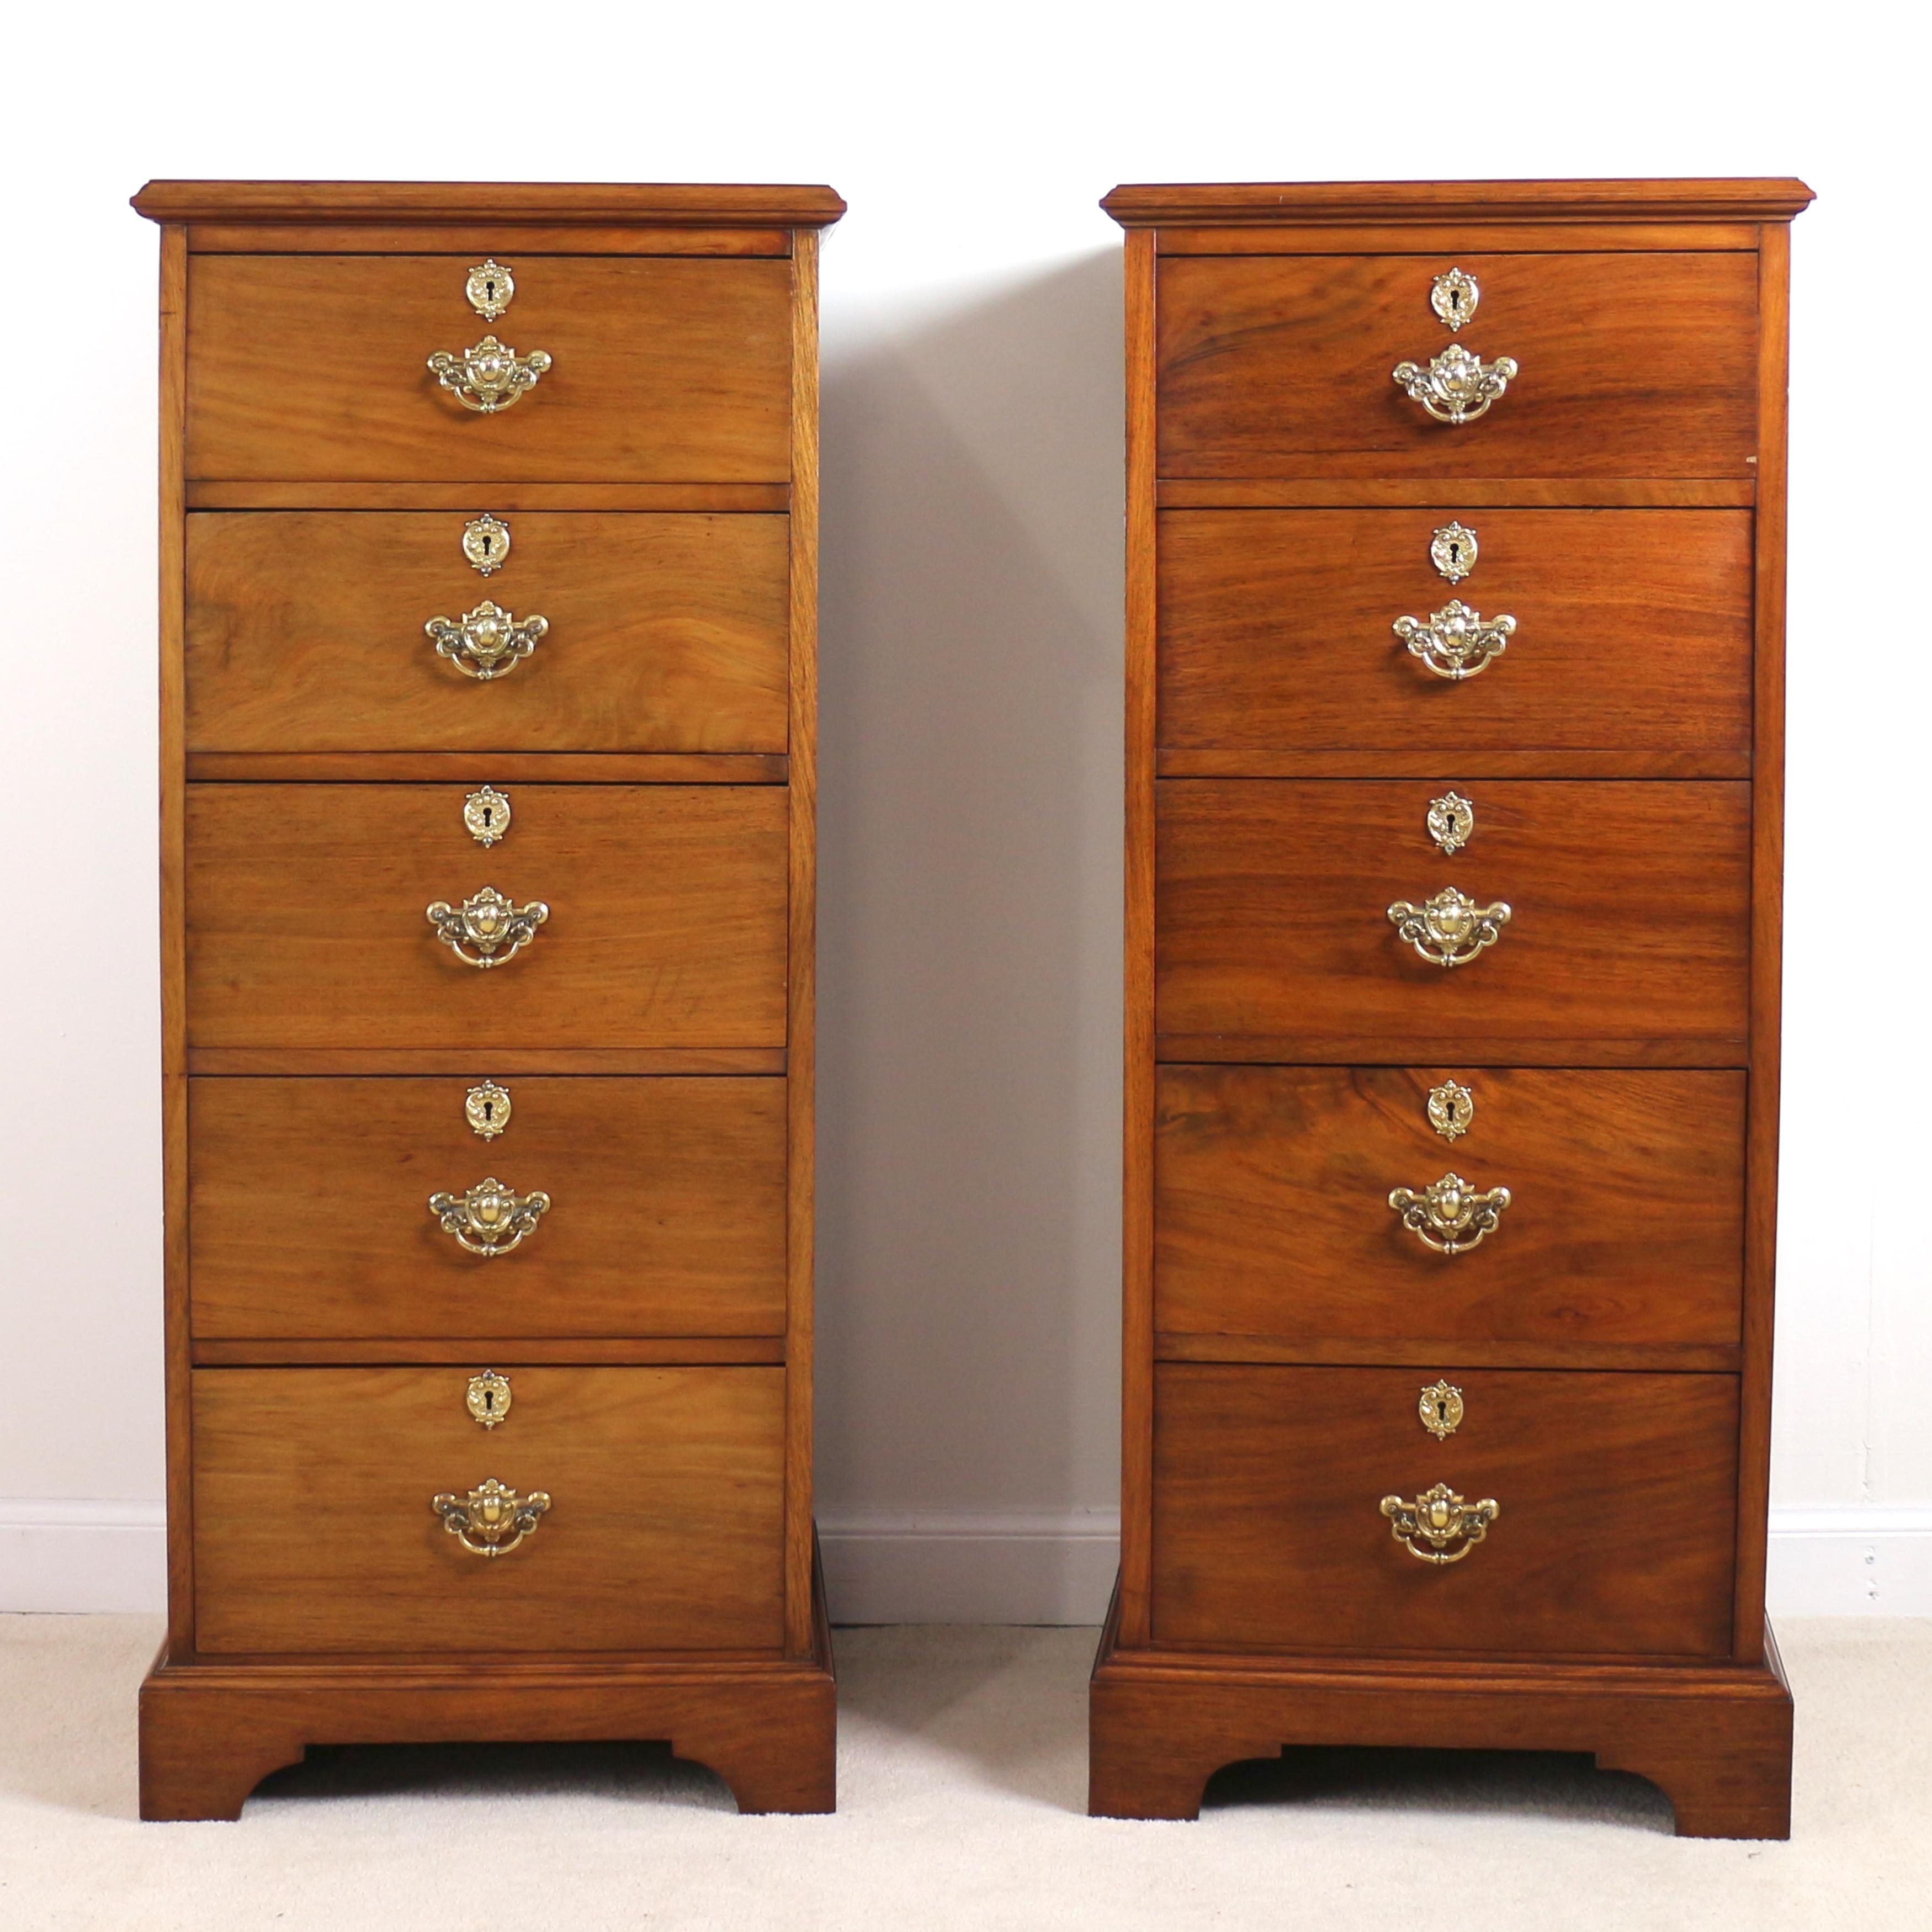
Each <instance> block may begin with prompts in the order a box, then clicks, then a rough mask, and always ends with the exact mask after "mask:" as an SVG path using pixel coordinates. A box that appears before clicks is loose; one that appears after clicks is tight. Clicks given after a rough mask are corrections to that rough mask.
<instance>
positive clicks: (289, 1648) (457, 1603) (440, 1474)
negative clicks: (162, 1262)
mask: <svg viewBox="0 0 1932 1932" xmlns="http://www.w3.org/2000/svg"><path fill="white" fill-rule="evenodd" d="M476 1368H477V1370H493V1371H496V1372H499V1373H502V1375H503V1376H505V1377H506V1378H507V1379H508V1382H509V1385H510V1394H511V1404H510V1408H509V1409H508V1413H507V1415H506V1416H505V1419H504V1420H503V1421H502V1422H501V1423H500V1424H498V1425H497V1426H496V1427H492V1428H490V1429H488V1430H485V1429H484V1427H481V1425H480V1424H478V1423H477V1422H476V1421H473V1420H472V1418H471V1416H470V1415H469V1411H468V1409H467V1407H466V1388H467V1385H468V1383H469V1377H470V1375H471V1373H472V1371H471V1370H467V1369H460V1368H447V1369H374V1368H355V1369H202V1370H196V1372H195V1374H194V1376H193V1430H194V1450H195V1457H194V1462H195V1467H194V1562H195V1629H196V1646H197V1648H198V1649H199V1650H201V1651H202V1652H212V1653H215V1654H223V1653H229V1654H233V1653H238V1652H260V1653H278V1652H303V1653H309V1654H314V1653H326V1652H338V1653H340V1652H362V1653H376V1652H412V1653H423V1652H429V1653H437V1652H505V1651H507V1652H517V1651H541V1652H556V1651H558V1650H574V1651H653V1650H670V1651H682V1650H734V1649H742V1650H754V1651H769V1650H772V1649H776V1648H777V1646H778V1645H779V1643H781V1640H782V1622H783V1619H782V1598H781V1550H782V1543H783V1525H784V1484H783V1467H784V1457H783V1449H784V1370H782V1369H778V1368H678V1369H645V1368H623V1369H614V1368H541V1367H539V1368H528V1367H523V1368H520V1367H517V1366H515V1364H514V1363H513V1362H505V1361H495V1362H489V1363H478V1364H476ZM485 1481H497V1482H500V1483H502V1484H505V1486H507V1487H509V1488H511V1489H512V1490H515V1491H517V1493H518V1494H519V1496H524V1495H527V1494H528V1493H529V1492H531V1491H532V1490H538V1491H541V1492H543V1493H544V1494H546V1495H547V1496H548V1497H549V1498H550V1507H549V1508H548V1509H547V1511H544V1513H543V1514H541V1516H539V1517H537V1518H536V1520H535V1521H536V1526H535V1529H534V1530H533V1531H532V1532H531V1533H530V1534H529V1535H528V1536H526V1538H524V1539H523V1541H522V1542H521V1543H520V1544H518V1545H517V1547H514V1548H511V1549H508V1550H502V1551H500V1552H499V1555H498V1556H496V1557H495V1558H494V1559H490V1558H486V1557H484V1556H481V1555H479V1554H472V1553H471V1551H470V1550H469V1549H467V1548H466V1547H465V1546H464V1541H463V1538H462V1537H461V1536H460V1535H455V1534H452V1533H451V1532H449V1531H448V1530H446V1529H445V1527H444V1525H443V1520H442V1519H441V1518H440V1517H439V1516H438V1514H437V1512H436V1511H435V1510H434V1508H432V1506H431V1499H433V1498H434V1497H437V1496H443V1495H447V1496H451V1497H452V1498H453V1499H458V1500H459V1501H466V1499H467V1498H468V1496H469V1492H470V1491H472V1490H476V1489H480V1488H481V1486H482V1485H483V1484H484V1482H485ZM482 1547H486V1548H487V1547H488V1546H487V1544H484V1545H483V1546H482ZM478 1694H479V1695H487V1687H484V1688H481V1689H479V1692H478Z"/></svg>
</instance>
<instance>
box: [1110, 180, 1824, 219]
mask: <svg viewBox="0 0 1932 1932" xmlns="http://www.w3.org/2000/svg"><path fill="white" fill-rule="evenodd" d="M1812 198H1813V197H1812V193H1811V190H1810V189H1809V188H1808V187H1806V186H1805V184H1804V183H1803V182H1802V181H1795V180H1791V179H1772V180H1764V181H1732V180H1698V179H1691V180H1679V181H1202V182H1196V183H1186V182H1184V183H1180V184H1174V185H1169V186H1164V187H1163V186H1154V185H1146V186H1124V187H1117V188H1115V190H1114V191H1113V193H1111V194H1110V195H1109V196H1107V197H1106V199H1105V200H1103V202H1101V204H1100V205H1101V206H1102V207H1103V208H1105V209H1106V211H1107V212H1108V213H1109V214H1111V215H1112V217H1114V219H1115V220H1116V221H1118V223H1120V224H1121V226H1122V227H1124V228H1145V227H1151V226H1154V225H1155V224H1156V223H1162V222H1169V223H1172V222H1186V223H1205V224H1208V225H1214V224H1217V223H1228V224H1231V225H1241V226H1256V225H1259V224H1261V223H1271V222H1323V223H1340V222H1356V221H1372V222H1378V223H1384V222H1391V221H1441V220H1443V219H1444V218H1445V217H1449V218H1451V219H1463V220H1484V221H1499V220H1536V221H1552V220H1555V221H1685V220H1727V221H1736V220H1744V221H1785V220H1790V218H1791V217H1792V216H1793V215H1794V214H1798V213H1799V212H1800V211H1802V209H1804V208H1805V207H1806V206H1807V205H1808V204H1809V203H1810V202H1811V199H1812Z"/></svg>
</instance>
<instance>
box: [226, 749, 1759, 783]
mask: <svg viewBox="0 0 1932 1932" xmlns="http://www.w3.org/2000/svg"><path fill="white" fill-rule="evenodd" d="M1459 751H1460V747H1459ZM1372 761H1373V764H1374V766H1375V775H1376V777H1377V778H1428V777H1430V776H1432V775H1433V774H1434V773H1436V772H1438V771H1439V770H1441V769H1442V750H1441V749H1440V748H1439V747H1438V746H1437V745H1436V744H1435V743H1434V742H1431V741H1425V742H1422V743H1421V744H1416V745H1408V746H1406V747H1404V748H1401V749H1391V748H1388V747H1387V746H1382V745H1379V746H1377V747H1376V750H1375V751H1374V752H1373V757H1372ZM1369 762H1371V759H1370V758H1369V757H1365V756H1364V754H1363V753H1362V752H1361V751H1350V750H1347V749H1345V748H1342V747H1340V746H1331V747H1327V748H1316V749H1314V750H1312V751H1280V750H1277V749H1274V748H1266V749H1261V748H1255V747H1253V746H1244V747H1232V746H1228V745H1215V746H1213V747H1211V748H1208V749H1205V750H1198V751H1157V752H1156V753H1155V754H1154V775H1155V776H1156V777H1157V778H1359V777H1361V775H1362V771H1363V768H1364V765H1365V763H1369ZM198 764H199V761H197V765H198ZM1461 769H1462V772H1463V776H1464V777H1465V778H1749V777H1750V776H1751V750H1750V748H1749V746H1748V745H1744V746H1741V747H1739V748H1736V749H1735V750H1730V751H1652V750H1649V749H1640V750H1634V751H1567V750H1560V751H1551V750H1550V749H1549V748H1547V747H1542V746H1530V745H1492V746H1490V748H1487V750H1483V751H1475V752H1472V753H1471V754H1469V755H1468V756H1466V757H1463V760H1462V766H1461ZM195 775H196V776H197V777H201V776H205V777H209V778H214V777H219V776H220V775H222V774H221V773H220V772H216V771H212V770H210V771H207V772H202V771H201V770H199V769H195ZM271 775H273V774H271Z"/></svg>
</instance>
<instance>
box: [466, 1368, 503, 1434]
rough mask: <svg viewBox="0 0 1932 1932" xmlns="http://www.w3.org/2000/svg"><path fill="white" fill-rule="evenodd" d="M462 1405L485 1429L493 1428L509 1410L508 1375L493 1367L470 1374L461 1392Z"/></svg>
mask: <svg viewBox="0 0 1932 1932" xmlns="http://www.w3.org/2000/svg"><path fill="white" fill-rule="evenodd" d="M463 1407H464V1408H465V1409H468V1410H469V1413H470V1414H471V1415H472V1416H473V1417H475V1419H476V1420H477V1421H478V1422H480V1423H481V1424H482V1425H483V1427H484V1428H485V1429H494V1428H495V1427H496V1425H497V1424H498V1423H499V1422H501V1421H502V1419H503V1418H504V1417H505V1416H506V1415H508V1414H509V1412H510V1379H509V1377H508V1376H499V1374H497V1373H496V1370H494V1369H485V1370H484V1371H483V1373H481V1375H480V1376H471V1377H470V1378H469V1387H468V1388H466V1389H465V1390H464V1391H463Z"/></svg>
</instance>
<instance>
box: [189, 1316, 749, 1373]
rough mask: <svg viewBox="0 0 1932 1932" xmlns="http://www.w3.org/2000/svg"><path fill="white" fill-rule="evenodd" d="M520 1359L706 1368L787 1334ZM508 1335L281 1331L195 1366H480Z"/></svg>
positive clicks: (675, 1339)
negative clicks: (348, 1337)
mask: <svg viewBox="0 0 1932 1932" xmlns="http://www.w3.org/2000/svg"><path fill="white" fill-rule="evenodd" d="M526 1319H527V1318H526ZM503 1346H504V1341H503V1337H502V1336H501V1335H494V1336H488V1337H484V1336H480V1335H452V1334H447V1333H444V1334H437V1335H397V1336H386V1337H383V1338H381V1339H380V1340H377V1341H373V1342H372V1341H352V1342H303V1341H289V1340H284V1338H282V1337H279V1336H270V1337H266V1338H261V1339H256V1338H251V1339H248V1340H242V1341H233V1340H221V1339H219V1338H217V1339H214V1340H197V1341H196V1343H194V1345H193V1359H194V1365H195V1367H196V1368H198V1369H201V1368H206V1369H249V1368H261V1367H293V1368H335V1367H345V1366H346V1367H351V1368H355V1367H362V1366H365V1365H368V1364H377V1363H386V1362H400V1363H404V1364H416V1365H421V1364H423V1363H425V1362H462V1363H467V1364H471V1365H472V1366H473V1365H474V1364H476V1363H478V1362H483V1361H490V1360H491V1359H492V1358H494V1357H495V1356H496V1355H499V1353H501V1352H502V1349H503ZM514 1347H515V1349H516V1352H517V1360H518V1361H524V1362H561V1363H564V1364H571V1365H575V1366H578V1367H583V1366H586V1365H590V1364H600V1363H601V1364H612V1365H618V1366H621V1365H624V1364H633V1365H636V1366H638V1367H666V1366H670V1365H673V1364H695V1365H697V1367H700V1368H703V1367H718V1366H719V1365H721V1364H724V1363H727V1362H782V1361H784V1358H785V1352H784V1337H783V1336H781V1335H685V1336H676V1335H673V1336H633V1335H619V1336H602V1335H592V1336H578V1337H574V1339H572V1340H568V1341H563V1342H554V1341H532V1340H530V1338H529V1337H528V1336H527V1335H520V1336H518V1337H517V1339H516V1341H515V1343H514Z"/></svg>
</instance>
